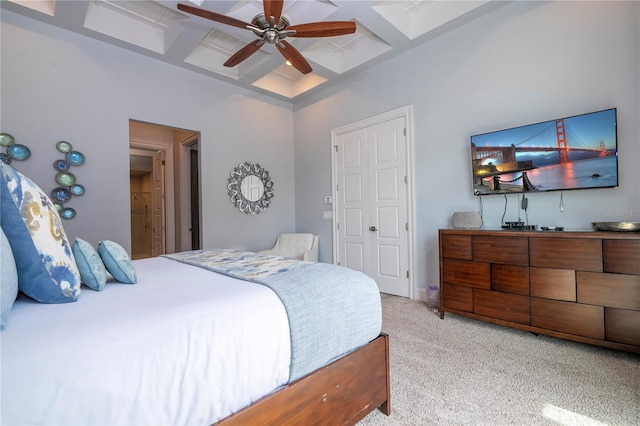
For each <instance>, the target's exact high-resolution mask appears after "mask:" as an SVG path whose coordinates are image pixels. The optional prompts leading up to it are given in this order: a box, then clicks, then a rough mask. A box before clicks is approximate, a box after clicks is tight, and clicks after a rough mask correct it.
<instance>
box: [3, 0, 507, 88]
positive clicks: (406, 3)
mask: <svg viewBox="0 0 640 426" xmlns="http://www.w3.org/2000/svg"><path fill="white" fill-rule="evenodd" d="M178 3H179V2H178V1H165V0H156V1H151V0H130V1H122V0H91V1H80V0H76V1H69V0H3V1H2V8H3V9H7V10H11V11H13V12H16V13H19V14H22V15H25V16H28V17H31V18H33V19H37V20H40V21H43V22H47V23H49V24H52V25H55V26H59V27H62V28H65V29H67V30H70V31H73V32H76V33H79V34H83V35H85V36H88V37H92V38H95V39H98V40H101V41H103V42H106V43H110V44H113V45H116V46H119V47H121V48H124V49H128V50H131V51H134V52H137V53H139V54H143V55H147V56H150V57H152V58H156V59H158V60H161V61H164V62H168V63H170V64H174V65H177V66H180V67H183V68H187V69H190V70H192V71H195V72H199V73H202V74H205V75H208V76H210V77H212V78H216V79H220V80H224V81H227V82H230V83H232V84H236V85H238V86H241V87H244V88H247V89H250V90H255V91H258V92H261V93H265V94H268V95H271V96H274V97H276V98H280V99H284V100H288V101H293V100H295V99H297V98H298V97H300V96H302V95H304V94H306V93H311V92H313V91H314V90H317V89H318V88H321V87H326V86H328V85H331V84H333V83H335V82H337V81H339V80H340V79H343V78H345V76H348V75H351V74H353V73H357V72H359V71H362V70H364V69H367V68H369V67H371V66H373V65H375V64H377V63H380V62H382V61H385V60H388V59H389V58H391V57H393V56H395V55H398V54H400V53H402V52H404V51H406V50H408V49H411V48H412V47H415V46H417V45H418V44H421V43H425V42H427V41H429V40H431V39H433V38H435V37H437V36H439V35H441V34H443V33H445V32H447V31H450V30H452V29H454V28H456V27H459V26H461V25H464V24H465V23H467V22H469V21H470V20H472V19H475V18H477V17H479V16H481V15H483V14H486V13H489V12H491V11H492V10H495V9H496V8H497V7H500V6H502V5H504V4H505V2H504V1H495V0H494V1H479V0H473V1H458V0H447V1H444V0H441V1H432V0H383V1H365V0H285V1H284V9H283V12H282V13H283V16H284V17H285V18H286V19H288V20H289V22H291V25H298V24H303V23H308V22H318V21H354V22H355V23H356V32H355V33H354V34H348V35H343V36H337V37H327V38H288V39H287V41H289V43H291V44H292V45H293V46H294V47H295V48H296V49H298V50H299V51H300V53H302V55H303V56H304V57H305V58H306V59H307V61H308V62H309V63H310V64H311V67H312V68H313V71H312V72H311V73H309V74H301V73H300V72H299V71H297V70H296V69H295V68H293V67H291V66H289V65H287V64H286V63H285V60H284V58H283V57H282V55H280V53H279V52H278V50H277V49H276V47H275V46H274V45H271V44H265V45H264V46H262V48H261V49H260V50H258V52H256V53H255V54H253V55H251V56H250V57H249V58H248V59H247V60H245V61H243V62H242V63H240V64H239V65H237V66H235V67H232V68H228V67H225V66H223V63H224V62H225V61H226V60H227V59H229V57H230V56H231V55H233V54H234V53H235V52H237V51H238V50H239V49H241V48H242V47H243V46H245V45H247V44H248V43H251V42H252V41H254V40H256V39H257V36H256V35H255V34H254V33H253V32H252V31H249V30H247V29H244V28H237V27H234V26H230V25H225V24H221V23H218V22H215V21H211V20H209V19H205V18H202V17H199V16H195V15H191V14H188V13H185V12H181V11H179V10H178V8H177V4H178ZM182 3H184V4H188V5H191V6H196V7H199V8H202V9H206V10H209V11H213V12H216V13H218V14H223V15H226V16H229V17H232V18H235V19H238V20H241V21H244V22H251V20H252V19H253V18H254V17H255V16H256V15H258V14H261V13H262V12H263V6H262V1H260V0H191V1H189V0H182Z"/></svg>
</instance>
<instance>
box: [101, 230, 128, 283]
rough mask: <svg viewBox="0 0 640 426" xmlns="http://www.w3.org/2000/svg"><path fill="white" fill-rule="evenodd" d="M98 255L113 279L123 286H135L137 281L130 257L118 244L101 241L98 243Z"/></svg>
mask: <svg viewBox="0 0 640 426" xmlns="http://www.w3.org/2000/svg"><path fill="white" fill-rule="evenodd" d="M98 253H99V254H100V257H101V258H102V261H103V262H104V266H106V267H107V271H109V273H110V274H111V275H113V278H115V279H116V280H118V281H120V282H121V283H125V284H135V283H136V282H137V281H138V277H137V275H136V270H135V268H134V267H133V263H132V262H131V257H130V256H129V253H127V251H126V250H125V249H124V248H123V247H122V246H121V245H120V244H118V243H114V242H113V241H109V240H102V241H100V242H99V243H98Z"/></svg>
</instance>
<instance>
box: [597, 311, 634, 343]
mask: <svg viewBox="0 0 640 426" xmlns="http://www.w3.org/2000/svg"><path fill="white" fill-rule="evenodd" d="M604 318H605V320H604V322H605V329H606V333H607V340H610V341H612V342H620V343H627V344H629V345H635V346H640V312H638V311H629V310H627V309H616V308H605V309H604Z"/></svg>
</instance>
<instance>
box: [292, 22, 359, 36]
mask: <svg viewBox="0 0 640 426" xmlns="http://www.w3.org/2000/svg"><path fill="white" fill-rule="evenodd" d="M287 31H295V32H296V33H295V34H293V35H291V36H289V37H333V36H340V35H345V34H353V33H355V32H356V23H355V22H353V21H326V22H311V23H309V24H300V25H292V26H290V27H287Z"/></svg>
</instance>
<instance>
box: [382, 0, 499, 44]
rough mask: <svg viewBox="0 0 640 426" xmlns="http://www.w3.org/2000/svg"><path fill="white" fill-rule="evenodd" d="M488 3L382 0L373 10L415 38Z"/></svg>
mask: <svg viewBox="0 0 640 426" xmlns="http://www.w3.org/2000/svg"><path fill="white" fill-rule="evenodd" d="M485 3H487V1H477V0H471V1H433V0H382V1H379V2H378V3H376V5H375V6H373V10H375V11H376V12H378V13H379V14H380V15H381V16H382V17H383V18H384V19H386V20H387V21H389V23H391V24H392V25H393V26H395V27H396V28H397V29H398V30H399V31H401V32H402V33H404V35H406V36H407V37H408V38H409V39H410V40H413V39H414V38H416V37H419V36H421V35H423V34H425V33H427V32H429V31H431V30H434V29H436V28H438V27H440V26H441V25H444V24H446V23H447V22H449V21H451V20H453V19H455V18H458V17H460V16H462V15H464V14H466V13H468V12H470V11H472V10H473V9H475V8H477V7H480V6H482V5H483V4H485Z"/></svg>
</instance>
